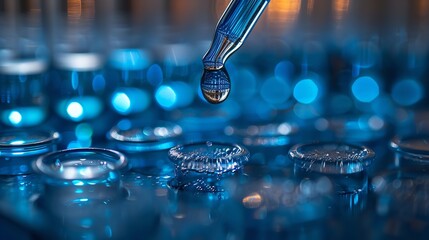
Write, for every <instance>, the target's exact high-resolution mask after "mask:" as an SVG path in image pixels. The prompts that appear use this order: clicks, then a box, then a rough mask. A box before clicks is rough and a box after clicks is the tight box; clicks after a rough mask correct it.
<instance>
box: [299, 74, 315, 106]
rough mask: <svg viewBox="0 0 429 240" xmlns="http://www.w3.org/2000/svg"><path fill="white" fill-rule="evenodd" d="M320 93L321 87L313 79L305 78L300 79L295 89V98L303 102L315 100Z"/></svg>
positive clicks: (307, 102) (308, 102)
mask: <svg viewBox="0 0 429 240" xmlns="http://www.w3.org/2000/svg"><path fill="white" fill-rule="evenodd" d="M318 94H319V87H318V86H317V84H316V83H315V82H314V81H313V80H311V79H303V80H301V81H299V82H298V83H297V84H296V85H295V88H294V89H293V96H294V97H295V99H296V100H297V101H298V102H300V103H303V104H310V103H312V102H314V101H315V100H316V98H317V96H318Z"/></svg>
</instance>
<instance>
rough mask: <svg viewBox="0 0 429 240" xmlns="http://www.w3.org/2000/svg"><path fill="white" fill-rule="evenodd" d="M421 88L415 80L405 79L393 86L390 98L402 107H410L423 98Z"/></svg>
mask: <svg viewBox="0 0 429 240" xmlns="http://www.w3.org/2000/svg"><path fill="white" fill-rule="evenodd" d="M423 90H424V89H423V86H422V85H421V84H420V83H419V82H418V81H416V80H411V79H405V80H401V81H399V82H397V83H395V84H394V85H393V88H392V98H393V100H394V101H395V102H396V103H398V104H399V105H402V106H411V105H413V104H415V103H417V102H418V101H420V100H421V99H422V98H423V95H424V92H423Z"/></svg>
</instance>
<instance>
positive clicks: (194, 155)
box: [168, 141, 249, 174]
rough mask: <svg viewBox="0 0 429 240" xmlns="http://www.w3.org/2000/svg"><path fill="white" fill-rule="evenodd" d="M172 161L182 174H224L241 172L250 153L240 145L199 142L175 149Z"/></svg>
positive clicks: (172, 150)
mask: <svg viewBox="0 0 429 240" xmlns="http://www.w3.org/2000/svg"><path fill="white" fill-rule="evenodd" d="M168 156H169V158H170V160H171V161H172V162H173V163H174V164H175V165H176V166H177V169H178V170H180V171H182V172H187V171H193V172H198V173H204V174H223V173H228V172H235V171H237V170H240V169H241V168H242V166H243V163H245V162H247V161H248V159H249V152H248V151H247V149H246V148H244V147H242V146H240V145H238V144H230V143H218V142H210V141H207V142H199V143H191V144H185V145H178V146H176V147H173V148H171V149H170V151H169V152H168Z"/></svg>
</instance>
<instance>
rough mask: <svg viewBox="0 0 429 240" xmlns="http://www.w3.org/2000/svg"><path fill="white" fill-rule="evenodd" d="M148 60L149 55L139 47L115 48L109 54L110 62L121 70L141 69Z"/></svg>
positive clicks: (147, 63)
mask: <svg viewBox="0 0 429 240" xmlns="http://www.w3.org/2000/svg"><path fill="white" fill-rule="evenodd" d="M149 62H150V57H149V55H148V54H147V53H146V52H145V51H143V50H141V49H132V48H131V49H117V50H115V51H113V52H112V54H111V56H110V64H111V65H112V66H113V67H115V68H117V69H121V70H128V71H132V70H142V69H143V68H145V67H147V66H148V65H149Z"/></svg>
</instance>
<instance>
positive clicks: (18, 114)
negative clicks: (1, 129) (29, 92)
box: [0, 107, 46, 127]
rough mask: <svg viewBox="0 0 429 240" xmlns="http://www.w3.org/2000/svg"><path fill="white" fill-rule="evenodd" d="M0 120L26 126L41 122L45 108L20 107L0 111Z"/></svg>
mask: <svg viewBox="0 0 429 240" xmlns="http://www.w3.org/2000/svg"><path fill="white" fill-rule="evenodd" d="M0 117H1V121H2V122H3V123H4V124H6V125H9V126H14V127H28V126H35V125H38V124H40V123H41V122H43V120H44V119H45V117H46V110H45V109H44V108H43V107H21V108H14V109H8V110H4V111H1V110H0Z"/></svg>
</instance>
